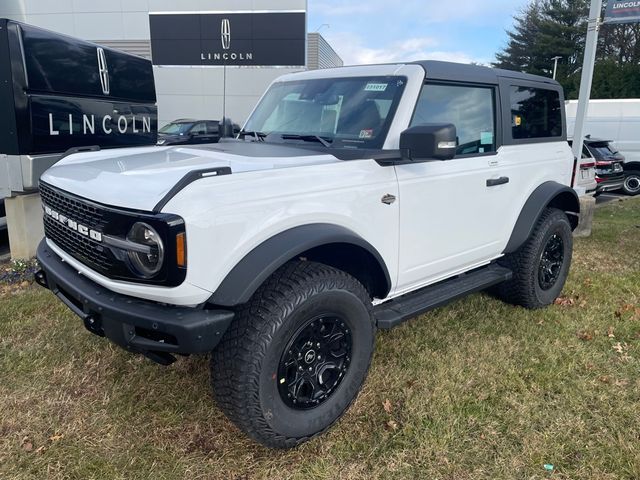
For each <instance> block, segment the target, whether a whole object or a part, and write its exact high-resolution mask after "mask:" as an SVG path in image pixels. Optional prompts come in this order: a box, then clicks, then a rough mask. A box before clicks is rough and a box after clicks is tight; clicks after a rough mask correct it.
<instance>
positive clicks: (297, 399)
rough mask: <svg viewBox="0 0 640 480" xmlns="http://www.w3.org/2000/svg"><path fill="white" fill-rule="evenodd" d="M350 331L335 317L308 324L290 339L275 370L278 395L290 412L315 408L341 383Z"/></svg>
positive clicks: (348, 353)
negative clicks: (290, 409) (292, 409)
mask: <svg viewBox="0 0 640 480" xmlns="http://www.w3.org/2000/svg"><path fill="white" fill-rule="evenodd" d="M352 348H353V341H352V339H351V331H350V330H349V328H348V327H347V325H346V324H345V323H344V321H343V320H342V319H341V318H339V317H338V316H335V315H327V316H320V317H316V318H313V319H311V320H309V321H308V322H307V323H306V324H305V325H303V326H302V327H301V328H299V329H298V331H297V332H296V333H295V334H294V335H293V337H292V338H291V340H290V341H289V344H288V345H287V346H286V347H285V350H284V353H283V354H282V358H281V360H280V365H279V367H278V391H279V392H280V396H281V398H282V400H283V402H284V403H285V404H286V405H288V406H289V407H291V408H295V409H300V410H304V409H309V408H315V407H317V406H318V405H320V404H322V403H323V402H324V401H326V400H327V399H328V398H329V397H330V396H331V395H332V394H333V393H334V392H335V390H336V388H337V387H338V386H339V385H340V382H342V379H343V378H344V376H345V374H346V372H347V369H348V368H349V364H350V362H351V355H352Z"/></svg>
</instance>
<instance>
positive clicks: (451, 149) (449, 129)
mask: <svg viewBox="0 0 640 480" xmlns="http://www.w3.org/2000/svg"><path fill="white" fill-rule="evenodd" d="M457 145H458V142H457V135H456V127H455V126H454V125H452V124H450V123H442V124H440V123H427V124H424V125H416V126H415V127H411V128H409V129H407V130H405V131H404V132H402V133H401V134H400V154H401V156H402V159H403V160H406V161H410V162H420V161H424V160H432V159H436V160H451V159H452V158H453V157H454V156H455V155H456V147H457Z"/></svg>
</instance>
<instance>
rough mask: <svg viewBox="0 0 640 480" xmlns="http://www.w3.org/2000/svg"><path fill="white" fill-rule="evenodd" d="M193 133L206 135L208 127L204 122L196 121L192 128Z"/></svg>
mask: <svg viewBox="0 0 640 480" xmlns="http://www.w3.org/2000/svg"><path fill="white" fill-rule="evenodd" d="M191 133H192V134H193V135H204V134H206V133H207V127H206V124H205V123H204V122H200V123H196V124H195V125H194V126H193V128H192V129H191Z"/></svg>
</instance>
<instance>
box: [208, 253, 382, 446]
mask: <svg viewBox="0 0 640 480" xmlns="http://www.w3.org/2000/svg"><path fill="white" fill-rule="evenodd" d="M371 309H372V306H371V300H370V298H369V295H368V293H367V291H366V290H365V288H364V287H363V286H362V284H360V283H359V282H358V281H357V280H356V279H355V278H353V277H352V276H350V275H348V274H346V273H345V272H342V271H340V270H337V269H335V268H332V267H329V266H326V265H323V264H320V263H315V262H306V261H292V262H289V263H287V264H286V265H285V266H283V267H282V268H280V269H279V270H278V271H277V272H276V273H274V274H273V275H272V276H271V277H270V278H269V279H268V280H267V281H266V282H265V284H264V285H262V286H261V287H260V288H259V289H258V291H257V292H256V293H255V294H254V295H253V297H252V298H251V300H250V301H249V302H248V303H247V304H245V305H244V306H242V307H241V308H240V310H239V311H238V312H237V315H236V318H234V320H233V322H232V324H231V326H230V327H229V329H228V331H227V332H226V333H225V335H224V337H223V339H222V341H221V343H220V344H219V345H218V347H217V348H216V349H215V350H214V352H213V355H212V358H211V379H212V386H213V391H214V397H215V399H216V402H217V404H218V405H219V406H220V408H221V409H222V411H223V412H224V413H225V415H226V416H227V417H228V418H229V419H230V420H231V421H233V422H234V423H235V424H236V425H237V426H238V427H239V428H240V429H241V430H242V431H244V432H245V433H246V434H247V435H248V436H249V437H251V438H253V439H254V440H256V441H257V442H259V443H261V444H263V445H265V446H267V447H271V448H292V447H295V446H296V445H298V444H300V443H302V442H305V441H307V440H310V439H311V438H313V437H315V436H316V435H319V434H321V433H323V432H324V431H326V430H327V429H328V428H330V427H331V426H332V425H333V424H334V423H335V422H336V421H337V420H338V419H339V418H340V417H341V416H342V414H343V413H344V412H345V411H346V410H347V408H348V407H349V406H350V405H351V403H352V402H353V400H354V399H355V398H356V396H357V394H358V392H359V390H360V387H361V385H362V383H363V382H364V380H365V378H366V375H367V372H368V370H369V365H370V363H371V356H372V352H373V345H374V339H375V324H374V322H373V319H372V315H371ZM323 312H328V313H327V314H331V312H334V313H335V314H336V315H340V316H341V317H342V318H344V320H345V324H347V325H348V328H349V329H350V335H351V340H352V346H353V347H352V348H353V349H352V355H351V359H350V364H349V366H348V368H347V370H346V372H345V373H344V377H343V378H342V380H341V382H340V383H339V384H338V386H337V387H336V389H335V391H333V393H332V394H331V395H330V396H329V397H328V398H326V400H324V401H323V403H321V404H320V405H318V406H316V407H314V408H310V409H306V410H296V409H294V408H291V407H290V406H287V405H286V403H285V402H284V400H283V398H281V395H280V393H279V391H278V385H277V383H278V375H277V373H276V372H278V365H279V364H280V361H281V358H282V356H283V354H284V353H283V352H284V350H285V347H286V346H287V344H288V342H289V341H290V340H291V339H292V338H293V337H294V335H295V334H296V332H297V331H299V328H301V326H303V325H304V324H305V322H306V321H308V319H309V318H311V317H313V318H315V317H316V316H318V315H325V313H323ZM287 350H288V348H287Z"/></svg>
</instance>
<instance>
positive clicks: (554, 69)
mask: <svg viewBox="0 0 640 480" xmlns="http://www.w3.org/2000/svg"><path fill="white" fill-rule="evenodd" d="M561 58H562V57H561V56H556V57H553V58H552V59H551V60H553V79H554V80H555V79H556V72H557V71H558V60H560V59H561Z"/></svg>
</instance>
